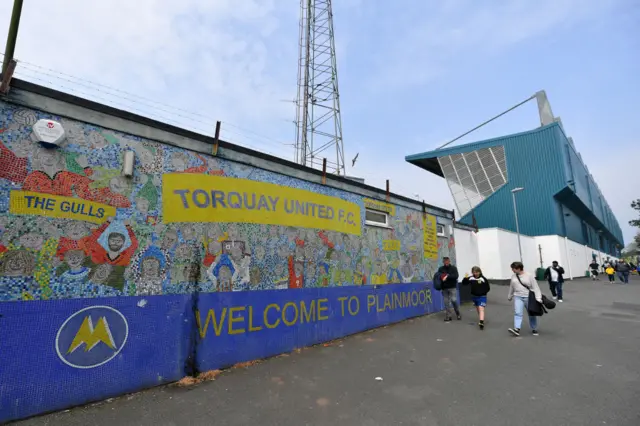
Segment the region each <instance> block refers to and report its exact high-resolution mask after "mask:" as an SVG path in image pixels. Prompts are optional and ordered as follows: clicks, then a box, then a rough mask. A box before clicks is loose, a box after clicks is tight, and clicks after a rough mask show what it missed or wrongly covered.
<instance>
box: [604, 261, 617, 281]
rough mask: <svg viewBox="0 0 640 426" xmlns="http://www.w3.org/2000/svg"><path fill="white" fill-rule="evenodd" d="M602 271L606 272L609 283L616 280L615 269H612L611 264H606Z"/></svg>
mask: <svg viewBox="0 0 640 426" xmlns="http://www.w3.org/2000/svg"><path fill="white" fill-rule="evenodd" d="M604 271H605V272H606V273H607V276H608V277H609V282H610V283H614V282H616V270H615V269H613V266H611V265H607V269H605V270H604Z"/></svg>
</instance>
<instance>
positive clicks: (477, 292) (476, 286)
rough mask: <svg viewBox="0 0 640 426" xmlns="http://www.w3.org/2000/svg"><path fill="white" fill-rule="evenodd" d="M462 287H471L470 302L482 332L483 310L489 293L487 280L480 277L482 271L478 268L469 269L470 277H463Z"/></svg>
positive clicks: (482, 276)
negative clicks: (474, 309) (476, 313)
mask: <svg viewBox="0 0 640 426" xmlns="http://www.w3.org/2000/svg"><path fill="white" fill-rule="evenodd" d="M462 285H469V286H471V288H470V290H471V300H472V301H473V305H474V306H475V307H476V311H477V312H478V327H480V330H484V310H485V308H486V307H487V293H489V290H490V286H489V280H488V279H487V278H485V276H484V275H482V270H481V269H480V267H478V266H474V267H473V268H471V276H470V277H469V276H465V277H464V278H463V280H462Z"/></svg>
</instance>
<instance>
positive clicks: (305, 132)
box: [295, 0, 346, 176]
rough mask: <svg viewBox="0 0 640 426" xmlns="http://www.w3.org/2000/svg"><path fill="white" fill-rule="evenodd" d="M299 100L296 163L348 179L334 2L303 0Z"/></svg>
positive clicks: (301, 0)
mask: <svg viewBox="0 0 640 426" xmlns="http://www.w3.org/2000/svg"><path fill="white" fill-rule="evenodd" d="M299 49H300V51H299V59H298V61H299V62H298V96H297V99H296V107H297V111H296V131H297V134H296V143H295V161H296V163H299V164H302V165H304V166H309V167H314V166H319V167H321V166H322V159H323V158H327V156H330V155H332V154H331V152H332V151H334V150H335V155H336V157H335V158H336V160H335V162H334V161H328V164H329V166H330V169H331V170H332V171H333V172H334V173H336V174H338V175H343V176H344V175H345V174H346V171H345V165H344V144H343V141H342V119H341V118H340V95H339V93H338V69H337V66H336V46H335V41H334V35H333V13H332V11H331V0H300V42H299Z"/></svg>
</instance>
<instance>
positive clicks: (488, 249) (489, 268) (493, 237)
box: [478, 228, 502, 278]
mask: <svg viewBox="0 0 640 426" xmlns="http://www.w3.org/2000/svg"><path fill="white" fill-rule="evenodd" d="M498 231H499V230H498V229H495V228H492V229H481V230H480V231H478V258H479V259H480V268H481V269H482V272H483V273H484V275H485V276H486V277H487V278H498V277H499V276H501V275H502V274H501V272H500V271H501V270H502V256H501V254H500V244H499V238H498Z"/></svg>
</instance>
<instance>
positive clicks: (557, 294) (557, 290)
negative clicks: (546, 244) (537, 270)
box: [544, 260, 564, 303]
mask: <svg viewBox="0 0 640 426" xmlns="http://www.w3.org/2000/svg"><path fill="white" fill-rule="evenodd" d="M544 278H545V279H546V280H547V281H548V282H549V289H550V290H551V295H552V296H553V298H554V299H558V302H560V303H562V285H563V284H564V268H563V267H562V266H559V265H558V262H557V261H556V260H554V261H553V262H552V263H551V266H550V267H548V268H547V270H546V271H545V272H544Z"/></svg>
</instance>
